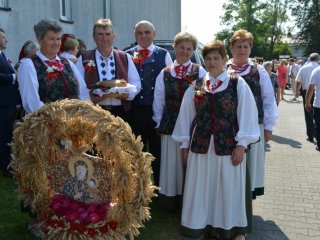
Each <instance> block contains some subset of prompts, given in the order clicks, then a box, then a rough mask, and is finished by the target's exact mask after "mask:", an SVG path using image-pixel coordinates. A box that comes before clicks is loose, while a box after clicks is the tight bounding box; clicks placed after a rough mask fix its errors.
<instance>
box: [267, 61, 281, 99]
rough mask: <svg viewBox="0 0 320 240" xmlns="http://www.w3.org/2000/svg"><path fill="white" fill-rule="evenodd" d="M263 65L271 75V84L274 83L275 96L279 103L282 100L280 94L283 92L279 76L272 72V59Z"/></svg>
mask: <svg viewBox="0 0 320 240" xmlns="http://www.w3.org/2000/svg"><path fill="white" fill-rule="evenodd" d="M263 67H264V68H265V69H266V71H267V72H268V74H269V76H270V80H271V84H272V87H273V90H274V97H275V99H276V101H277V105H279V102H280V101H281V96H280V95H281V93H280V86H279V79H278V76H277V74H275V73H274V72H272V62H271V61H268V62H264V63H263Z"/></svg>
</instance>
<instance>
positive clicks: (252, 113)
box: [172, 40, 259, 240]
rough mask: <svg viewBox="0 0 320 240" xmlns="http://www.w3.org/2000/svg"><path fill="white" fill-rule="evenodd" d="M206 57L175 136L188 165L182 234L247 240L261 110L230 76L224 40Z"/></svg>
mask: <svg viewBox="0 0 320 240" xmlns="http://www.w3.org/2000/svg"><path fill="white" fill-rule="evenodd" d="M202 55H203V58H204V62H205V68H206V70H207V72H208V73H207V75H206V76H205V77H204V78H203V79H199V80H197V81H196V82H195V83H194V84H193V85H192V86H190V87H189V88H188V90H187V91H186V92H185V95H184V97H183V101H182V105H181V108H180V113H179V116H178V119H177V122H176V125H175V128H174V131H173V134H172V137H173V139H174V140H176V141H179V142H181V143H182V144H181V148H182V150H183V152H184V153H185V154H183V156H184V157H186V159H184V160H185V161H187V170H186V176H185V188H184V194H183V207H182V216H181V225H182V232H183V234H184V235H185V236H187V238H186V239H188V237H190V238H192V239H194V238H201V237H202V235H204V234H208V235H209V238H210V239H237V240H238V239H244V235H245V234H246V233H247V232H249V231H250V230H249V229H248V228H247V226H248V221H250V219H249V218H250V217H251V216H250V209H251V208H250V207H251V206H247V204H251V201H246V197H247V196H246V195H249V196H250V189H248V188H247V189H246V156H245V150H246V149H247V147H248V145H249V144H251V143H253V142H256V141H257V140H258V139H259V126H258V120H257V117H258V114H257V107H256V105H255V102H254V98H253V95H252V93H251V91H250V88H249V86H248V85H247V84H246V82H245V81H244V80H243V79H242V78H241V77H238V76H237V75H236V74H230V73H228V72H227V71H225V69H224V67H225V64H226V62H227V51H226V48H225V46H224V44H223V43H222V42H221V41H218V40H216V41H212V42H209V43H207V44H206V45H205V46H204V48H203V51H202ZM247 215H248V216H247Z"/></svg>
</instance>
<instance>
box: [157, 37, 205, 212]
mask: <svg viewBox="0 0 320 240" xmlns="http://www.w3.org/2000/svg"><path fill="white" fill-rule="evenodd" d="M197 44H198V40H197V38H196V37H195V36H194V35H192V34H190V33H187V32H180V33H178V34H177V35H176V36H175V39H174V44H173V45H174V50H175V54H176V60H175V61H174V63H172V64H171V65H170V66H168V67H166V68H164V69H163V70H162V71H161V72H160V74H159V75H158V77H157V79H156V84H155V91H154V101H153V113H154V115H153V119H154V121H155V122H156V123H157V126H156V127H157V130H158V133H159V134H161V165H160V191H159V197H160V200H159V203H160V205H161V206H162V207H164V208H167V209H175V208H177V207H179V205H180V204H179V203H180V200H181V198H180V197H181V195H182V189H183V180H184V170H183V162H182V157H181V149H180V144H178V143H176V142H174V141H173V139H172V137H171V134H172V131H173V129H174V126H175V123H176V120H177V117H178V113H179V109H180V105H181V101H182V98H183V95H184V92H185V91H186V90H187V88H188V87H189V86H190V85H191V84H192V82H193V81H194V80H196V79H199V78H202V77H204V76H205V74H206V71H205V70H204V68H202V67H201V66H200V65H198V64H195V63H192V62H191V60H190V59H191V57H192V54H193V52H194V50H195V49H196V47H197Z"/></svg>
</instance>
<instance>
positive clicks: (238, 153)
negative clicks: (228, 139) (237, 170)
mask: <svg viewBox="0 0 320 240" xmlns="http://www.w3.org/2000/svg"><path fill="white" fill-rule="evenodd" d="M245 150H246V148H245V147H244V146H241V145H238V146H236V148H235V149H233V151H232V154H231V162H232V165H233V166H238V165H239V164H240V163H241V162H242V160H243V158H244V151H245Z"/></svg>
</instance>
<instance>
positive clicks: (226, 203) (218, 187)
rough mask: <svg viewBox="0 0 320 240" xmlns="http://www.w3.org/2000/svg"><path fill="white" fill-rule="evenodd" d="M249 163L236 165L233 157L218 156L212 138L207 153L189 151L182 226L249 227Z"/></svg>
mask: <svg viewBox="0 0 320 240" xmlns="http://www.w3.org/2000/svg"><path fill="white" fill-rule="evenodd" d="M245 187H246V160H245V155H244V160H243V161H242V162H241V164H239V165H238V166H233V165H232V163H231V159H230V156H217V155H216V154H215V151H214V146H213V136H212V137H211V140H210V146H209V150H208V153H207V154H197V153H193V152H190V151H189V157H188V165H187V171H186V178H185V189H184V196H183V208H182V216H181V224H182V226H185V227H187V228H190V229H203V228H205V227H206V226H207V225H210V226H212V227H215V228H222V229H225V230H229V229H231V228H232V227H246V226H247V217H246V207H245V206H246V204H245Z"/></svg>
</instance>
